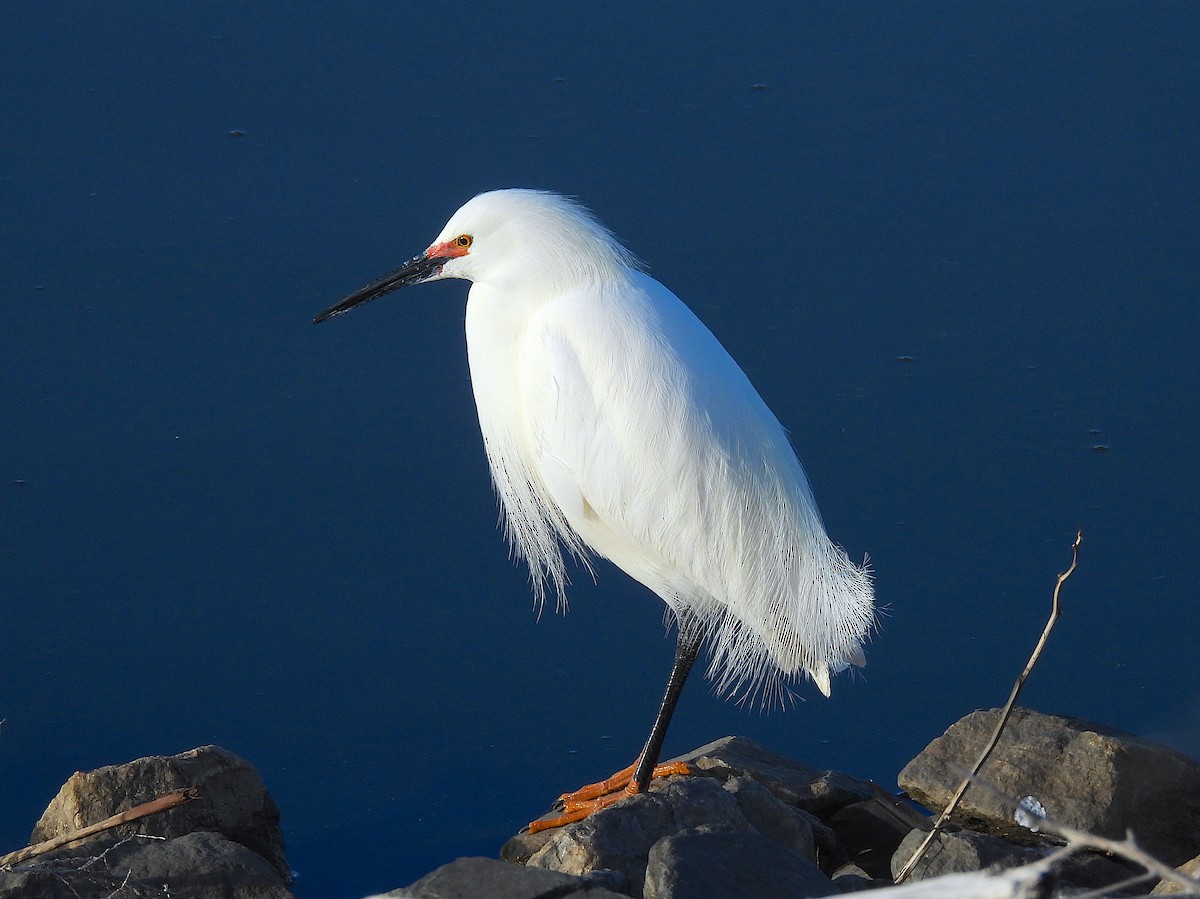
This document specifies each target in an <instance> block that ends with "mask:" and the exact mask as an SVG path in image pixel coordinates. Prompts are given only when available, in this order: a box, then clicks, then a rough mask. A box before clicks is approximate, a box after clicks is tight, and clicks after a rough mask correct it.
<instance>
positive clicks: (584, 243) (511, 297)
mask: <svg viewBox="0 0 1200 899" xmlns="http://www.w3.org/2000/svg"><path fill="white" fill-rule="evenodd" d="M464 238H465V239H466V240H467V242H468V244H469V247H468V248H463V247H461V246H459V245H457V244H455V241H462V240H463V239H464ZM439 248H441V250H440V253H439ZM447 248H449V249H447ZM450 252H453V253H454V255H452V256H447V255H446V254H447V253H450ZM431 260H432V261H435V262H436V263H437V264H436V265H434V264H432V262H431ZM422 262H424V263H425V269H424V270H423V271H422V272H420V277H418V278H414V277H412V276H411V275H410V276H408V277H409V280H401V283H415V282H416V281H417V280H422V281H423V280H433V279H435V278H463V279H466V280H468V281H471V282H473V283H472V287H471V289H470V295H469V300H468V302H467V315H466V327H467V349H468V355H469V359H470V367H471V381H472V385H473V387H474V391H475V401H476V405H477V407H478V411H479V422H480V427H481V429H482V431H483V438H484V445H485V447H486V450H487V457H488V462H489V465H490V467H491V472H492V477H493V480H494V482H495V486H496V492H497V494H498V495H499V498H500V502H501V505H502V507H503V510H504V521H505V529H506V532H507V535H508V538H509V540H510V541H511V542H512V545H513V546H514V547H515V549H516V551H517V552H518V553H519V554H520V555H521V556H522V557H523V558H524V559H525V560H526V561H527V562H528V564H529V568H530V571H531V573H532V582H533V588H534V591H535V593H536V595H537V597H538V600H539V602H540V601H542V600H543V599H544V597H545V595H546V593H547V592H548V591H549V592H552V593H553V594H554V595H555V596H556V597H557V599H558V600H559V601H560V602H561V601H562V600H563V598H564V590H565V586H566V582H567V575H566V566H565V563H564V559H563V550H564V549H566V550H567V551H569V552H571V553H573V554H575V555H576V556H579V557H580V558H581V559H583V560H584V561H585V563H586V560H587V557H588V554H589V553H595V554H596V555H599V556H603V557H605V558H607V559H610V560H611V561H613V562H614V563H615V564H616V565H618V566H619V567H620V568H621V569H623V570H624V571H625V572H626V573H628V574H629V575H630V576H631V577H633V578H635V579H636V580H638V581H640V582H641V583H643V584H645V585H646V586H647V587H649V588H650V589H651V590H653V591H654V592H655V593H657V594H658V596H660V597H661V598H662V599H663V601H664V602H666V603H667V605H668V606H670V608H671V609H672V611H673V612H674V613H675V615H676V617H677V619H678V621H679V626H680V628H681V629H683V630H686V631H688V632H690V633H692V634H694V635H698V636H700V637H701V638H702V640H703V642H704V644H705V646H706V647H707V649H708V652H709V658H710V662H709V666H708V676H709V677H710V678H712V679H713V681H714V682H715V684H716V686H717V688H718V690H720V691H722V692H727V693H735V694H739V695H741V696H742V697H746V696H751V697H753V696H761V697H763V698H764V699H766V700H768V701H769V700H771V699H774V698H777V697H778V696H779V695H780V693H781V692H782V691H783V689H784V688H785V684H786V682H787V681H788V680H789V679H793V678H794V677H796V676H797V675H799V674H800V673H802V672H804V673H807V674H808V675H809V676H810V677H811V678H812V679H813V681H814V682H815V683H816V685H817V687H818V688H819V689H820V690H821V692H822V693H824V694H825V695H829V679H830V675H831V674H832V673H836V672H837V671H839V670H841V669H843V668H845V667H846V665H847V664H856V665H860V664H862V663H863V656H862V642H863V640H864V639H865V637H866V635H867V632H868V630H869V629H870V627H871V624H872V620H873V611H872V609H873V603H872V588H871V580H870V576H869V574H868V572H867V571H866V570H865V569H864V568H861V567H858V566H856V565H854V564H853V563H851V562H850V561H849V559H848V558H847V557H846V554H845V552H843V551H842V550H841V549H840V548H839V547H837V546H835V545H834V544H833V543H832V542H831V541H830V540H829V538H828V537H827V536H826V534H825V530H824V527H823V526H822V523H821V518H820V514H819V512H818V511H817V507H816V504H815V503H814V501H813V497H812V493H811V491H810V489H809V486H808V482H807V480H806V478H805V476H804V472H803V470H802V469H801V467H800V463H799V461H798V460H797V458H796V455H795V453H794V452H793V450H792V448H791V446H790V444H789V442H788V439H787V436H786V434H785V432H784V430H783V428H782V427H781V426H780V424H779V422H778V421H777V420H776V419H775V416H774V415H773V414H772V413H771V411H770V410H769V409H768V408H767V406H766V404H765V403H764V402H763V401H762V399H761V398H760V397H759V395H758V393H757V392H756V391H755V390H754V388H753V387H752V386H751V384H750V382H749V380H748V379H747V378H746V376H745V375H744V374H743V372H742V370H741V369H740V368H739V367H738V366H737V364H736V363H735V362H734V361H733V359H732V358H730V356H729V354H728V353H726V352H725V350H724V348H723V347H722V346H721V345H720V343H718V341H717V340H716V338H715V337H713V335H712V334H711V333H710V332H709V330H708V329H707V328H706V327H705V326H704V325H703V324H702V323H701V322H700V320H699V319H698V318H696V316H695V315H694V314H693V313H692V312H691V311H690V310H689V309H688V308H687V307H686V306H685V305H684V304H683V303H682V302H680V300H679V299H678V298H677V297H675V295H674V294H672V293H671V292H670V291H669V290H667V289H666V288H665V287H663V286H662V285H661V284H659V283H658V282H657V281H655V280H654V279H652V278H650V277H648V276H647V275H645V274H644V273H642V272H641V271H639V270H638V269H637V268H636V266H635V263H634V261H633V259H632V257H631V256H630V255H629V253H628V252H626V251H625V249H624V248H622V247H621V246H620V244H618V243H617V241H616V240H615V239H614V238H613V236H612V235H611V234H610V233H609V232H608V231H607V230H605V229H604V227H603V226H601V225H600V224H599V223H598V222H597V221H596V220H595V219H594V218H592V216H591V215H590V214H588V213H587V212H586V211H585V210H584V209H582V208H581V207H580V206H578V205H577V204H575V203H573V202H571V201H569V200H567V199H565V198H563V197H560V196H557V195H555V194H550V193H543V192H539V191H532V190H499V191H492V192H490V193H484V194H480V195H479V196H477V197H475V198H474V199H472V200H470V201H469V202H468V203H466V205H464V206H463V207H462V208H461V209H459V210H458V211H457V212H456V213H455V214H454V215H453V216H452V217H451V218H450V221H449V222H448V223H447V224H446V227H445V228H443V229H442V232H441V234H439V235H438V237H437V239H436V240H435V241H434V243H433V245H432V246H431V247H430V249H429V250H427V251H426V253H425V254H423V256H421V257H417V259H414V260H413V262H412V263H410V266H412V265H416V264H419V263H422ZM404 272H405V269H400V270H398V271H397V272H396V273H393V276H396V275H401V274H402V273H404ZM393 276H389V278H393V280H394V277H393ZM384 281H387V279H384ZM382 286H383V289H382V290H380V289H379V287H378V286H377V285H373V287H375V288H376V292H375V293H374V294H373V295H368V296H363V294H364V293H365V292H366V291H370V290H371V288H367V289H365V291H360V292H359V294H356V295H355V297H357V298H358V299H357V300H356V302H354V303H350V300H354V299H355V297H351V298H348V300H347V301H344V303H343V304H339V306H343V305H344V304H347V303H349V305H356V304H357V302H362V301H364V299H373V298H374V296H376V295H379V294H380V293H382V292H386V290H390V289H392V288H393V287H395V286H400V284H396V283H393V282H390V281H389V282H388V283H386V284H383V285H382ZM349 305H345V306H344V308H339V307H334V308H333V309H332V310H330V311H329V312H328V313H327V314H326V317H328V316H329V315H333V314H337V312H341V311H344V309H345V308H349Z"/></svg>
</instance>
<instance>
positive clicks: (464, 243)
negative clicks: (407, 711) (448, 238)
mask: <svg viewBox="0 0 1200 899" xmlns="http://www.w3.org/2000/svg"><path fill="white" fill-rule="evenodd" d="M473 239H474V238H472V237H471V235H470V234H460V235H458V237H456V238H454V245H455V246H456V247H461V248H462V249H464V250H466V249H468V248H469V247H470V246H471V242H472V240H473Z"/></svg>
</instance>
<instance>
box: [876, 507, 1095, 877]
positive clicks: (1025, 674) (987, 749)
mask: <svg viewBox="0 0 1200 899" xmlns="http://www.w3.org/2000/svg"><path fill="white" fill-rule="evenodd" d="M1082 542H1083V532H1082V531H1077V532H1076V534H1075V542H1074V543H1072V544H1071V565H1070V567H1068V568H1067V570H1066V571H1064V572H1062V573H1061V574H1060V575H1059V576H1058V580H1057V581H1055V583H1054V594H1053V597H1052V599H1051V605H1050V617H1049V619H1048V620H1047V621H1046V626H1045V627H1044V628H1043V629H1042V636H1041V638H1040V639H1039V640H1038V642H1037V646H1035V647H1034V649H1033V654H1032V655H1031V656H1030V657H1029V661H1028V662H1026V663H1025V669H1024V670H1023V671H1022V672H1021V674H1020V676H1018V677H1017V680H1016V683H1014V684H1013V688H1012V692H1011V693H1010V694H1009V696H1008V702H1006V703H1005V704H1004V709H1003V710H1002V711H1001V712H1000V717H999V719H998V720H997V721H996V727H995V730H993V731H992V736H991V738H990V739H989V740H988V741H987V743H985V744H984V747H983V751H982V752H980V753H979V758H978V759H977V760H976V762H975V766H974V767H973V768H972V769H971V773H970V774H968V775H967V776H966V777H965V778H963V782H962V783H961V784H960V785H959V787H958V791H957V792H956V793H955V794H954V798H953V799H951V800H950V803H949V804H948V805H947V806H946V808H945V809H943V810H942V813H941V814H940V815H938V817H937V820H936V821H934V822H933V828H932V829H931V830H930V831H929V833H927V834H926V835H925V839H924V840H922V841H921V845H920V846H918V847H917V849H916V851H915V852H914V853H913V854H912V857H911V858H910V859H909V860H908V861H907V862H905V863H904V867H903V868H901V869H900V873H899V874H897V875H896V883H904V881H905V880H906V879H907V878H908V876H909V875H910V874H911V873H912V871H913V868H915V867H916V866H917V862H919V861H920V860H921V857H922V856H924V855H925V852H926V851H927V850H928V849H929V846H930V844H931V843H933V841H934V840H935V839H936V838H937V835H938V834H939V833H941V832H942V830H943V828H944V827H945V825H946V822H947V821H948V820H950V816H951V815H953V814H954V811H955V809H957V808H958V804H959V803H960V802H961V801H962V798H963V796H965V795H966V792H967V789H968V788H969V787H970V786H971V782H972V780H973V779H974V778H975V776H976V775H978V774H979V771H980V769H981V768H983V765H984V763H985V762H986V761H987V760H988V756H990V755H991V754H992V750H993V749H995V748H996V744H997V743H999V742H1000V734H1001V733H1003V731H1004V725H1005V724H1007V723H1008V719H1009V718H1010V717H1011V715H1012V710H1013V706H1015V705H1016V704H1017V697H1018V696H1020V695H1021V690H1022V689H1023V688H1024V686H1025V681H1027V680H1028V679H1029V675H1030V673H1031V672H1032V671H1033V666H1034V665H1036V664H1037V661H1038V659H1039V658H1040V657H1041V655H1042V650H1043V649H1045V647H1046V640H1047V639H1048V638H1049V637H1050V631H1051V630H1052V629H1053V628H1054V623H1055V622H1056V621H1058V617H1059V615H1061V614H1062V606H1061V604H1060V602H1059V594H1060V593H1061V592H1062V585H1063V584H1064V583H1065V582H1066V580H1067V578H1069V577H1070V576H1071V573H1072V572H1074V571H1075V566H1076V565H1077V564H1078V562H1079V544H1080V543H1082Z"/></svg>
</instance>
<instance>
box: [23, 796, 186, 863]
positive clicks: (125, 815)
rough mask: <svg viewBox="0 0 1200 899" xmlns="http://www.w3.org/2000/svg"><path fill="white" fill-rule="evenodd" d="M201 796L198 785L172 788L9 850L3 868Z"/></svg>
mask: <svg viewBox="0 0 1200 899" xmlns="http://www.w3.org/2000/svg"><path fill="white" fill-rule="evenodd" d="M199 798H200V791H199V790H198V789H197V788H196V787H185V788H184V789H182V790H172V791H171V792H170V793H163V794H162V795H161V796H156V797H155V798H154V799H151V800H150V801H149V802H143V803H142V804H141V805H135V806H134V807H133V808H131V809H126V810H125V811H123V812H118V813H117V814H115V815H113V816H112V817H111V818H105V819H104V820H103V821H100V822H98V823H96V824H90V825H88V826H87V827H83V828H80V829H79V830H73V831H71V832H70V833H67V834H63V835H62V836H61V837H55V838H54V839H52V840H46V841H44V842H41V843H37V844H35V845H33V846H27V847H25V848H24V849H18V850H17V851H16V852H10V853H8V855H3V856H0V868H5V867H7V866H9V865H15V864H17V863H18V862H23V861H25V860H26V859H30V858H33V857H35V856H38V855H45V854H46V853H47V852H53V851H54V850H55V849H58V848H60V847H62V846H66V845H67V844H68V843H74V842H76V841H78V840H83V839H86V838H87V837H90V836H94V835H95V834H98V833H101V832H103V831H105V830H110V829H111V828H113V827H116V826H118V825H120V824H128V823H129V822H130V821H136V820H138V819H139V818H145V817H146V816H147V815H156V814H158V813H159V812H165V811H167V810H168V809H173V808H177V807H178V806H181V805H183V804H184V803H185V802H190V801H191V800H193V799H199Z"/></svg>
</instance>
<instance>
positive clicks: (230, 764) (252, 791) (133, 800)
mask: <svg viewBox="0 0 1200 899" xmlns="http://www.w3.org/2000/svg"><path fill="white" fill-rule="evenodd" d="M192 786H194V787H196V788H198V789H199V791H200V798H199V799H197V800H195V801H193V802H188V803H186V804H184V805H181V806H179V807H178V808H174V809H171V810H170V811H167V812H163V813H162V814H158V815H152V816H150V817H146V818H141V819H139V820H138V821H135V822H133V823H131V824H124V825H121V826H120V827H117V828H114V830H113V831H112V832H111V833H110V834H109V835H110V836H124V835H126V834H129V833H142V834H149V835H151V836H157V837H165V838H167V839H173V838H174V837H181V836H184V835H185V834H189V833H192V832H194V831H198V830H208V831H214V832H217V833H220V834H223V835H224V836H225V837H227V838H228V839H230V840H232V841H233V842H235V843H240V844H242V845H243V846H245V847H246V848H247V849H249V850H251V851H252V852H256V853H258V854H259V855H261V856H262V857H263V858H265V859H266V860H267V861H268V862H269V863H270V864H271V866H272V867H273V868H274V869H275V870H276V871H277V872H278V873H279V875H280V877H282V878H284V879H285V880H286V879H287V878H288V877H289V876H290V871H289V869H288V865H287V858H286V856H285V855H284V849H283V833H282V831H281V830H280V828H279V809H278V808H277V807H276V805H275V802H274V800H272V799H271V796H270V794H268V793H267V788H266V786H265V785H264V784H263V782H262V778H261V777H259V775H258V772H257V771H255V770H254V768H253V767H252V766H251V765H250V763H249V762H246V761H245V760H243V759H241V758H239V757H238V756H236V755H234V754H233V753H232V752H229V751H228V750H226V749H222V748H221V747H220V746H201V747H200V748H198V749H189V750H188V751H187V752H181V753H179V754H178V755H172V756H162V755H155V756H149V757H147V758H140V759H137V760H135V761H132V762H129V763H127V764H124V765H108V766H105V767H103V768H97V769H96V770H95V771H76V772H75V773H74V774H72V775H71V777H70V779H69V780H68V781H67V782H66V783H65V784H63V786H62V789H61V790H59V791H58V795H57V796H55V797H54V799H53V800H52V801H51V803H50V805H49V806H48V807H47V809H46V811H45V812H44V813H43V814H42V817H41V819H40V820H39V821H38V823H37V825H36V826H35V827H34V828H33V835H32V836H31V837H30V843H40V842H42V841H43V840H49V839H53V838H54V837H59V836H62V835H63V834H67V833H70V832H72V831H75V830H79V829H80V828H82V827H86V826H88V825H89V824H95V823H97V822H99V821H103V820H104V819H105V818H109V817H111V816H113V815H115V814H117V813H118V812H122V811H125V810H126V809H128V808H131V807H133V806H135V805H138V804H140V803H142V802H147V801H149V800H150V799H153V798H154V797H155V796H159V795H161V794H163V793H168V792H171V791H172V790H179V789H183V788H184V787H192Z"/></svg>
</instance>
